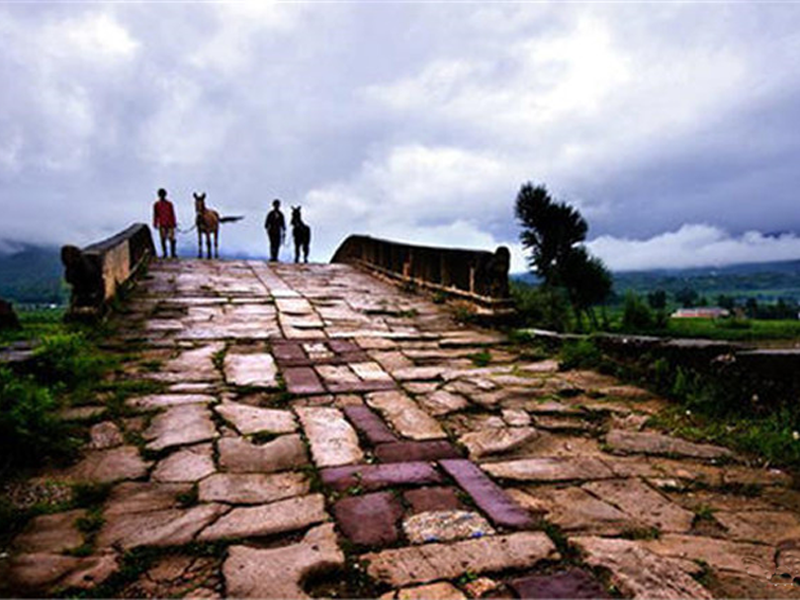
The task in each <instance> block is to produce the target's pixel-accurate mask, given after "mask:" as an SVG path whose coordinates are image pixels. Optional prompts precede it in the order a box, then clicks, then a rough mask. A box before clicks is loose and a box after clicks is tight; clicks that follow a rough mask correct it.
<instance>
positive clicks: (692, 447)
mask: <svg viewBox="0 0 800 600" xmlns="http://www.w3.org/2000/svg"><path fill="white" fill-rule="evenodd" d="M606 443H607V444H608V445H609V446H610V447H611V449H612V450H615V451H617V452H625V453H633V454H660V455H669V456H686V457H690V458H702V459H712V458H729V457H732V456H733V453H732V452H731V451H730V450H728V449H727V448H722V447H720V446H712V445H711V444H695V443H693V442H687V441H686V440H682V439H680V438H675V437H671V436H668V435H663V434H660V433H652V432H648V431H630V430H625V429H615V430H612V431H609V432H608V435H606Z"/></svg>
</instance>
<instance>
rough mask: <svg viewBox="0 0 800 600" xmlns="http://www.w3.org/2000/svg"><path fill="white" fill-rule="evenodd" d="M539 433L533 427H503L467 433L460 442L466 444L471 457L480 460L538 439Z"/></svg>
mask: <svg viewBox="0 0 800 600" xmlns="http://www.w3.org/2000/svg"><path fill="white" fill-rule="evenodd" d="M538 435H539V433H538V432H537V431H536V430H535V429H534V428H533V427H501V428H499V429H482V430H480V431H474V432H470V433H466V434H464V435H462V436H461V437H460V438H459V439H458V442H459V443H460V444H462V445H464V446H466V448H467V451H468V452H469V457H470V458H471V459H473V460H479V459H481V458H484V457H486V456H491V455H494V454H504V453H506V452H511V451H512V450H515V449H516V448H519V447H520V446H522V445H524V444H526V443H527V442H530V441H531V440H533V439H536V437H537V436H538Z"/></svg>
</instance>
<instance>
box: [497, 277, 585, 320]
mask: <svg viewBox="0 0 800 600" xmlns="http://www.w3.org/2000/svg"><path fill="white" fill-rule="evenodd" d="M511 297H512V298H513V300H514V304H515V306H516V309H517V313H518V314H519V315H520V317H521V319H522V321H523V325H525V326H528V327H541V328H543V329H552V330H554V331H569V329H570V326H571V321H570V316H569V306H570V305H569V299H568V298H567V296H566V293H565V292H564V291H563V290H558V289H553V288H543V287H534V286H531V285H527V284H524V283H516V282H512V284H511Z"/></svg>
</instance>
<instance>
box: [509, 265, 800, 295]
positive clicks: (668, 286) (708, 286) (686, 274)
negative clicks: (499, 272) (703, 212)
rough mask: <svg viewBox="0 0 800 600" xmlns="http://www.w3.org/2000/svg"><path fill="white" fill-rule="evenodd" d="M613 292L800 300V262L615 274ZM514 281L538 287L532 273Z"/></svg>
mask: <svg viewBox="0 0 800 600" xmlns="http://www.w3.org/2000/svg"><path fill="white" fill-rule="evenodd" d="M613 277H614V293H615V294H616V295H617V296H624V294H625V292H626V291H627V290H632V291H634V292H636V293H638V294H647V293H648V292H652V291H655V290H659V289H661V290H664V291H665V292H667V293H668V294H670V295H674V294H675V292H677V291H679V290H682V289H684V288H690V289H693V290H695V291H696V292H697V293H698V294H700V295H701V296H705V297H706V298H708V300H709V301H710V302H711V303H714V302H715V300H716V298H717V296H719V295H721V294H724V295H726V296H732V297H734V298H737V299H747V298H756V299H757V300H759V301H766V302H774V301H777V300H778V299H780V298H783V299H785V300H788V299H794V300H796V301H800V260H792V261H781V262H765V263H754V264H742V265H729V266H725V267H702V268H692V269H654V270H651V271H625V272H615V273H613ZM512 279H515V280H517V281H522V282H525V283H530V284H536V283H538V280H537V279H536V277H535V276H533V275H531V274H529V273H521V274H516V275H512Z"/></svg>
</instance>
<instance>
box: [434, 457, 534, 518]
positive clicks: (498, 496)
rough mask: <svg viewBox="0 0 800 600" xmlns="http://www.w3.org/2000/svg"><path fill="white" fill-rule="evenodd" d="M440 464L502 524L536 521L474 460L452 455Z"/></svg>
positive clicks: (488, 513)
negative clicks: (457, 457)
mask: <svg viewBox="0 0 800 600" xmlns="http://www.w3.org/2000/svg"><path fill="white" fill-rule="evenodd" d="M439 464H440V465H441V466H442V468H443V469H444V470H445V471H447V473H448V475H450V476H451V477H452V478H453V479H455V480H456V483H458V485H460V486H461V488H462V489H463V490H464V491H465V492H467V494H469V495H470V498H472V500H473V502H475V504H476V505H477V506H478V507H479V508H480V509H481V510H482V511H483V512H485V513H486V515H487V516H488V517H489V519H491V521H492V523H494V524H495V525H497V526H498V527H509V528H513V529H522V528H526V527H530V526H531V525H532V524H533V519H531V516H530V514H529V513H528V511H526V510H525V509H524V508H522V507H521V506H519V505H518V504H517V503H516V502H514V501H513V500H512V499H511V498H510V497H509V496H508V494H506V493H505V491H503V488H501V487H500V486H499V485H497V484H496V483H494V482H493V481H492V480H491V479H489V478H488V477H487V476H486V475H485V474H484V473H483V471H481V470H480V469H479V468H478V467H476V466H475V465H474V464H473V463H471V462H470V461H468V460H464V459H451V460H442V461H439Z"/></svg>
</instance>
